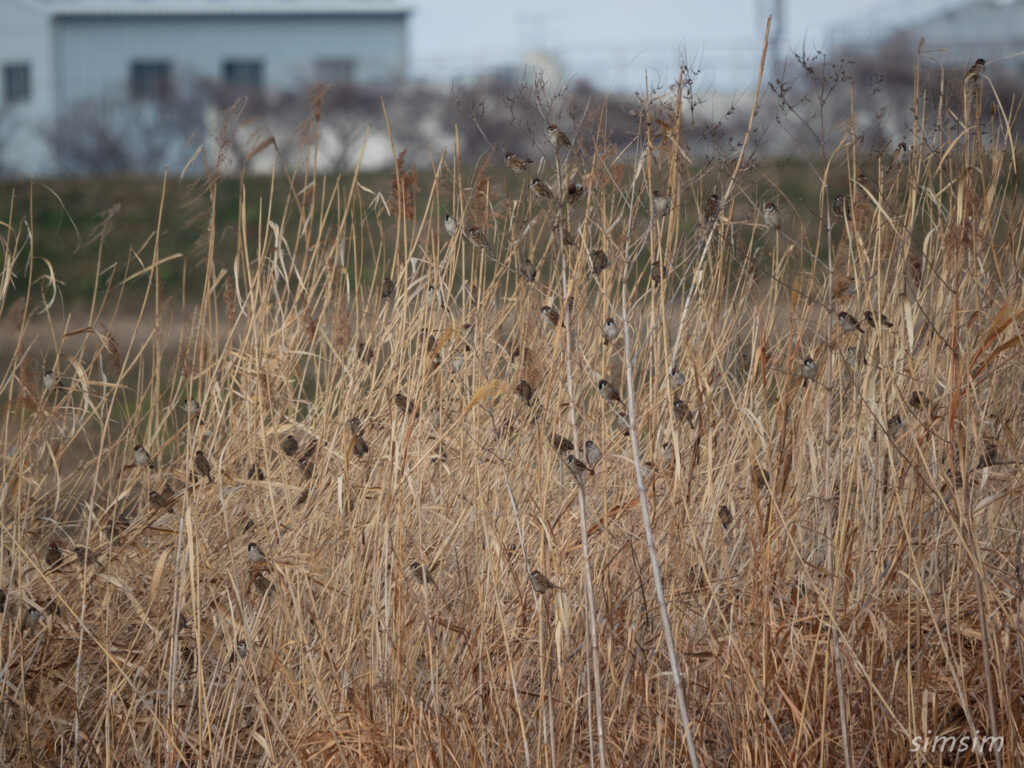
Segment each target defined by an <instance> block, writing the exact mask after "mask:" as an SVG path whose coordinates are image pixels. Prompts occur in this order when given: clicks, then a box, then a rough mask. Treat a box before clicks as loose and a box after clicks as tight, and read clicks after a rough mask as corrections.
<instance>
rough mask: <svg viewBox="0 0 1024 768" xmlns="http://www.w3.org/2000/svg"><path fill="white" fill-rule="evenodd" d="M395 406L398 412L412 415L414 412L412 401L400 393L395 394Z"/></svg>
mask: <svg viewBox="0 0 1024 768" xmlns="http://www.w3.org/2000/svg"><path fill="white" fill-rule="evenodd" d="M395 405H397V406H398V408H399V410H402V411H405V412H406V413H413V411H414V410H415V407H414V406H413V403H412V401H411V400H409V398H407V397H406V396H405V395H403V394H402V393H401V392H396V393H395Z"/></svg>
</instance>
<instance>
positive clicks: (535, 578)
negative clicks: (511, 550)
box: [530, 570, 561, 595]
mask: <svg viewBox="0 0 1024 768" xmlns="http://www.w3.org/2000/svg"><path fill="white" fill-rule="evenodd" d="M530 586H531V587H533V591H534V592H536V593H537V594H538V595H543V594H544V593H545V592H549V591H550V590H552V589H561V587H560V586H558V585H557V584H555V583H554V582H553V581H551V579H549V578H548V577H547V576H545V575H544V574H543V573H541V572H540V571H537V570H534V571H530Z"/></svg>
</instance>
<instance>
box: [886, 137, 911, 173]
mask: <svg viewBox="0 0 1024 768" xmlns="http://www.w3.org/2000/svg"><path fill="white" fill-rule="evenodd" d="M909 156H910V150H908V149H907V142H905V141H901V142H900V143H899V144H897V145H896V151H895V152H893V153H892V160H891V161H890V162H891V164H892V166H893V167H894V168H905V167H906V165H907V158H908V157H909Z"/></svg>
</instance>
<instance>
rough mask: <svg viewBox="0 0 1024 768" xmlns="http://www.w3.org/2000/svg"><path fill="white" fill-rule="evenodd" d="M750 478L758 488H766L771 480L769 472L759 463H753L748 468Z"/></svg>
mask: <svg viewBox="0 0 1024 768" xmlns="http://www.w3.org/2000/svg"><path fill="white" fill-rule="evenodd" d="M750 479H751V480H752V481H753V482H754V485H755V486H757V487H758V488H767V487H768V483H770V482H771V481H772V476H771V473H770V472H768V470H767V469H765V468H764V467H762V466H761V465H760V464H754V465H753V466H752V467H751V468H750Z"/></svg>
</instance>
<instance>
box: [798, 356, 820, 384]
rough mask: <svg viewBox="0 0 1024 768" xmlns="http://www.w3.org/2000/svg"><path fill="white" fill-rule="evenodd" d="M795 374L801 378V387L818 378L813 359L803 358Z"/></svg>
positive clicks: (816, 365)
mask: <svg viewBox="0 0 1024 768" xmlns="http://www.w3.org/2000/svg"><path fill="white" fill-rule="evenodd" d="M797 373H799V374H800V376H801V378H803V380H804V383H803V386H805V387H806V386H807V382H808V381H814V380H815V379H816V378H818V364H817V363H816V362H814V360H813V358H810V357H805V358H804V361H803V362H802V363H801V364H800V367H799V368H798V369H797Z"/></svg>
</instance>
